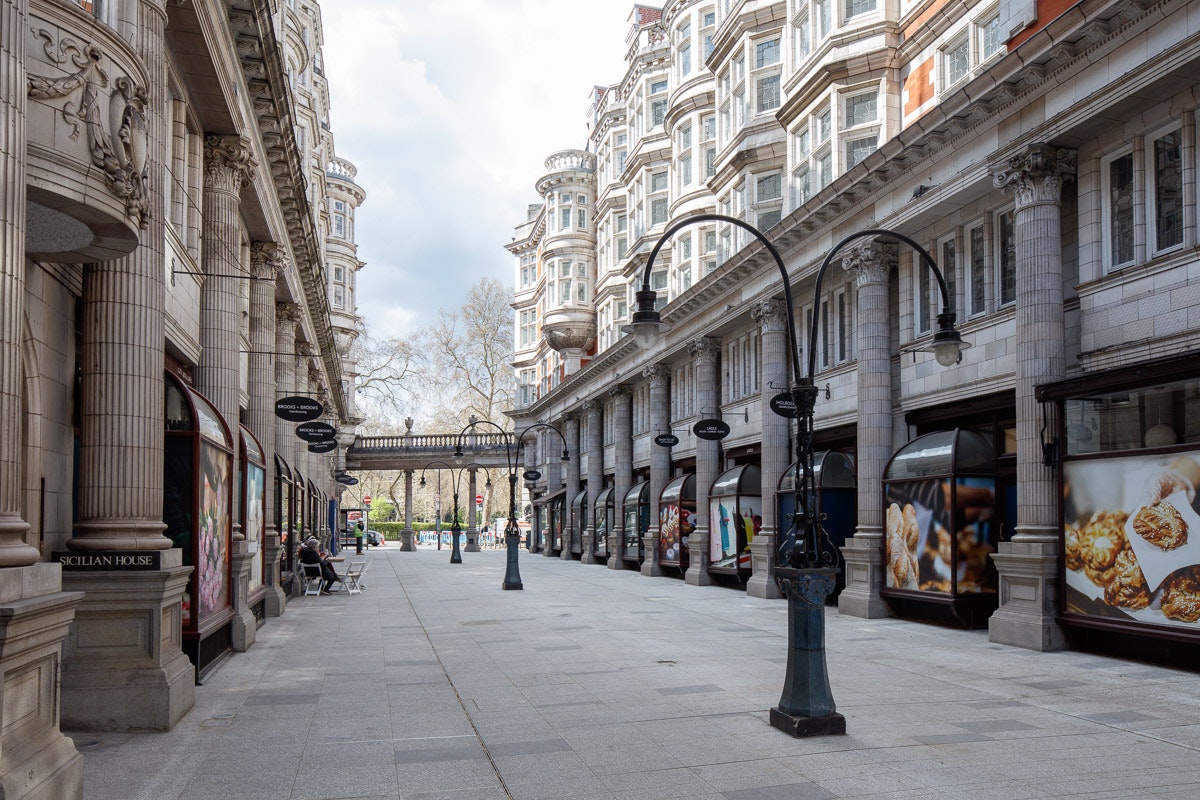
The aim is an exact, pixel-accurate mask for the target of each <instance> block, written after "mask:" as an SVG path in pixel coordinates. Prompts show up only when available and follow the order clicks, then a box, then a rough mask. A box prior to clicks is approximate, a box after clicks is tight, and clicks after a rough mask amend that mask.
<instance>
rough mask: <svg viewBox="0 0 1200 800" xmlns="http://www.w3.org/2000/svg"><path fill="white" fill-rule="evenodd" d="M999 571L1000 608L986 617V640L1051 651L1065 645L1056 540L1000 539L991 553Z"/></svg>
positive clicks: (1063, 647) (1062, 648)
mask: <svg viewBox="0 0 1200 800" xmlns="http://www.w3.org/2000/svg"><path fill="white" fill-rule="evenodd" d="M992 560H993V561H994V562H995V563H996V569H997V570H998V571H999V573H1000V608H999V609H997V610H996V612H995V613H994V614H992V616H991V619H989V620H988V641H990V642H995V643H996V644H1005V645H1011V646H1013V647H1024V648H1026V649H1028V650H1038V651H1041V652H1052V651H1057V650H1065V649H1066V648H1067V637H1066V635H1065V634H1064V633H1063V630H1062V628H1061V627H1059V625H1058V623H1057V621H1056V620H1055V617H1056V616H1057V614H1058V609H1057V606H1056V598H1057V597H1058V581H1059V579H1060V575H1059V563H1058V542H1043V541H1033V542H1029V541H1021V540H1019V539H1018V540H1015V541H1011V542H1001V543H1000V545H999V552H997V553H993V554H992Z"/></svg>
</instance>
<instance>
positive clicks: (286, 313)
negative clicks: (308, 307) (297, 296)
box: [275, 303, 300, 327]
mask: <svg viewBox="0 0 1200 800" xmlns="http://www.w3.org/2000/svg"><path fill="white" fill-rule="evenodd" d="M275 321H276V322H277V323H278V324H279V325H292V326H293V327H294V326H295V325H296V323H298V322H299V321H300V306H298V305H296V304H295V303H276V304H275Z"/></svg>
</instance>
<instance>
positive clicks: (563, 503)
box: [546, 490, 567, 553]
mask: <svg viewBox="0 0 1200 800" xmlns="http://www.w3.org/2000/svg"><path fill="white" fill-rule="evenodd" d="M546 508H547V509H548V510H549V512H550V524H549V529H550V549H551V550H552V551H553V552H555V553H562V548H563V531H564V530H565V529H566V522H567V495H566V491H565V490H564V491H560V492H556V493H555V495H554V496H553V497H551V498H550V500H549V501H548V502H547V503H546Z"/></svg>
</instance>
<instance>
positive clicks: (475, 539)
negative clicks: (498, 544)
mask: <svg viewBox="0 0 1200 800" xmlns="http://www.w3.org/2000/svg"><path fill="white" fill-rule="evenodd" d="M475 478H476V470H475V468H474V467H471V468H470V469H469V470H467V545H466V548H465V550H466V552H468V553H478V552H479V519H478V512H477V511H476V510H475V495H476V493H477V492H478V491H479V488H478V487H479V484H478V483H477V481H476V479H475Z"/></svg>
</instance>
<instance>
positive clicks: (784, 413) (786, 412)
mask: <svg viewBox="0 0 1200 800" xmlns="http://www.w3.org/2000/svg"><path fill="white" fill-rule="evenodd" d="M770 406H771V410H772V411H774V412H775V413H776V414H778V415H779V416H781V417H786V418H788V419H799V418H800V412H799V411H797V410H796V398H794V397H792V393H791V392H780V393H779V394H777V395H775V396H774V397H772V398H771V401H770Z"/></svg>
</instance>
